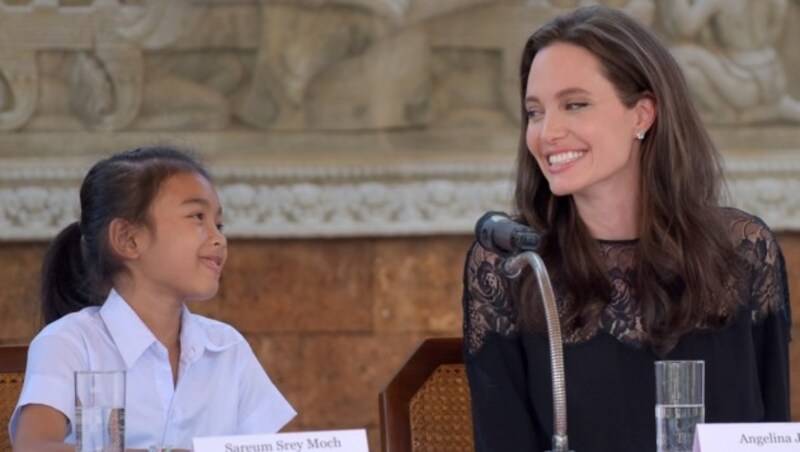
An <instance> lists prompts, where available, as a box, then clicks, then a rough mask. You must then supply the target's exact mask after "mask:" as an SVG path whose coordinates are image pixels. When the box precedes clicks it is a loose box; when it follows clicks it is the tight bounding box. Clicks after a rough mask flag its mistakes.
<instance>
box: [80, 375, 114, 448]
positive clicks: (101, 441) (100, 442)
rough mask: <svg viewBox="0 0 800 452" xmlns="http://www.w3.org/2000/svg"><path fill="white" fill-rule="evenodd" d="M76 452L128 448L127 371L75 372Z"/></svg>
mask: <svg viewBox="0 0 800 452" xmlns="http://www.w3.org/2000/svg"><path fill="white" fill-rule="evenodd" d="M75 439H76V448H75V450H76V451H77V452H123V451H124V449H125V371H107V372H75Z"/></svg>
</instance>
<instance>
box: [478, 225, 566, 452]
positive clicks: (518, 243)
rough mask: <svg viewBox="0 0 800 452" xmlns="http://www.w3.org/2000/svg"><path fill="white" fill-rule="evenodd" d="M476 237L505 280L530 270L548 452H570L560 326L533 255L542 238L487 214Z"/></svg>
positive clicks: (547, 277)
mask: <svg viewBox="0 0 800 452" xmlns="http://www.w3.org/2000/svg"><path fill="white" fill-rule="evenodd" d="M475 236H476V237H477V239H478V242H480V244H481V245H482V246H483V247H484V248H486V249H488V250H491V251H494V252H496V253H498V255H500V256H503V257H505V258H504V259H503V260H502V262H501V271H502V272H503V273H505V276H506V277H507V278H510V279H513V278H517V277H519V276H520V275H521V274H522V269H523V267H525V265H526V264H527V265H530V266H531V269H533V272H534V274H535V275H536V281H537V283H538V286H539V293H540V294H541V296H542V302H543V303H544V315H545V320H546V322H547V338H548V341H549V343H550V369H551V375H552V379H553V445H552V447H553V449H552V450H551V451H550V452H571V451H570V450H569V446H568V445H567V393H566V384H565V381H564V347H563V343H562V341H561V324H560V321H559V318H558V308H557V307H556V297H555V295H553V285H552V283H551V282H550V275H549V274H548V273H547V267H545V265H544V261H542V258H541V256H539V255H538V254H536V253H535V252H534V250H536V249H538V248H539V245H540V244H541V237H540V235H539V234H538V233H536V232H535V231H534V230H533V229H531V228H530V227H528V226H525V225H523V224H520V223H517V222H515V221H513V220H512V219H511V218H510V217H509V216H508V215H506V214H505V213H502V212H486V213H485V214H484V215H483V216H482V217H481V218H480V219H479V220H478V222H477V223H476V224H475ZM506 256H508V257H506Z"/></svg>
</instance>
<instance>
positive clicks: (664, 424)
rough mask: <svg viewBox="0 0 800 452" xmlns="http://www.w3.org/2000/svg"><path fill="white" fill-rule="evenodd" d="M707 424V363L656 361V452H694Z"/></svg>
mask: <svg viewBox="0 0 800 452" xmlns="http://www.w3.org/2000/svg"><path fill="white" fill-rule="evenodd" d="M704 420H705V362H703V361H656V450H657V451H658V452H691V450H692V443H693V441H694V430H695V426H696V425H697V424H699V423H703V422H704Z"/></svg>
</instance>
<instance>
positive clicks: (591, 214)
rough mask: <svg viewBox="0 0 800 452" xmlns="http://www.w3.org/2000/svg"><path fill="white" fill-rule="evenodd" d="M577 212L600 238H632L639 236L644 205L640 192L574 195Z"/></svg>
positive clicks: (595, 235)
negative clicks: (601, 195)
mask: <svg viewBox="0 0 800 452" xmlns="http://www.w3.org/2000/svg"><path fill="white" fill-rule="evenodd" d="M574 200H575V207H576V208H577V210H578V215H579V216H580V217H581V220H583V222H584V224H586V227H587V228H588V229H589V233H590V234H591V235H592V237H594V238H596V239H599V240H630V239H636V238H638V237H639V225H640V223H641V207H640V203H639V196H638V192H637V191H635V190H631V191H629V192H627V193H616V194H615V195H614V196H606V197H581V196H577V195H576V196H574Z"/></svg>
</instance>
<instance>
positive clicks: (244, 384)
mask: <svg viewBox="0 0 800 452" xmlns="http://www.w3.org/2000/svg"><path fill="white" fill-rule="evenodd" d="M180 343H181V355H180V363H179V365H178V380H177V381H178V382H177V385H173V377H172V369H171V367H170V363H169V358H168V354H167V349H166V347H164V345H162V344H161V343H160V342H158V340H156V338H155V336H154V335H153V333H152V332H151V331H150V330H149V329H148V328H147V327H146V326H145V324H144V323H143V322H142V320H141V319H140V318H139V316H137V315H136V313H135V312H134V311H133V309H132V308H131V307H130V306H129V305H128V303H127V302H125V300H123V299H122V297H121V296H120V295H119V294H117V292H116V291H114V290H112V291H111V293H110V294H109V296H108V298H107V299H106V302H105V303H104V304H103V306H102V307H88V308H84V309H83V310H81V311H79V312H75V313H72V314H69V315H67V316H64V317H62V318H61V319H59V320H57V321H55V322H53V323H51V324H49V325H47V326H46V327H45V328H44V329H43V330H42V331H41V332H40V333H39V334H38V335H36V337H35V338H34V339H33V341H32V342H31V345H30V348H29V349H28V365H27V369H26V371H25V383H24V385H23V388H22V394H21V395H20V398H19V401H18V402H17V408H16V409H15V410H14V414H13V415H12V417H11V422H10V423H9V431H10V435H11V439H12V441H13V439H14V433H15V430H16V424H17V420H18V418H19V412H20V408H21V407H23V406H25V405H28V404H34V403H35V404H43V405H47V406H50V407H53V408H55V409H56V410H58V411H60V412H62V413H64V415H65V416H66V417H67V419H68V420H69V427H68V428H69V430H68V434H67V437H66V438H65V442H67V443H74V442H75V432H74V429H73V428H72V426H73V425H74V423H75V395H74V394H75V389H74V372H75V371H78V370H126V371H127V374H126V385H125V386H126V388H125V401H126V403H125V446H126V447H129V448H144V449H146V448H148V447H149V446H153V445H154V446H170V447H179V448H186V449H191V441H192V438H193V437H195V436H216V435H238V434H260V433H274V432H276V431H278V430H279V429H280V428H281V427H283V426H284V425H285V424H286V423H287V422H289V420H291V419H292V418H293V417H294V415H295V414H296V413H295V411H294V409H292V407H291V405H289V403H288V402H287V401H286V399H285V398H284V397H283V396H282V395H281V393H280V392H279V391H278V389H277V388H276V387H275V385H274V384H273V383H272V381H270V379H269V377H268V376H267V374H266V373H265V372H264V369H263V368H262V367H261V365H260V364H259V362H258V360H257V359H256V357H255V355H254V354H253V351H252V350H251V349H250V346H249V345H248V343H247V341H246V340H245V339H244V337H242V335H241V334H240V333H239V332H238V331H236V330H235V329H234V328H233V327H231V326H229V325H226V324H224V323H222V322H218V321H216V320H211V319H208V318H205V317H202V316H199V315H195V314H191V313H190V312H189V310H188V309H187V308H186V307H184V308H183V313H182V316H181V333H180Z"/></svg>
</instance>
